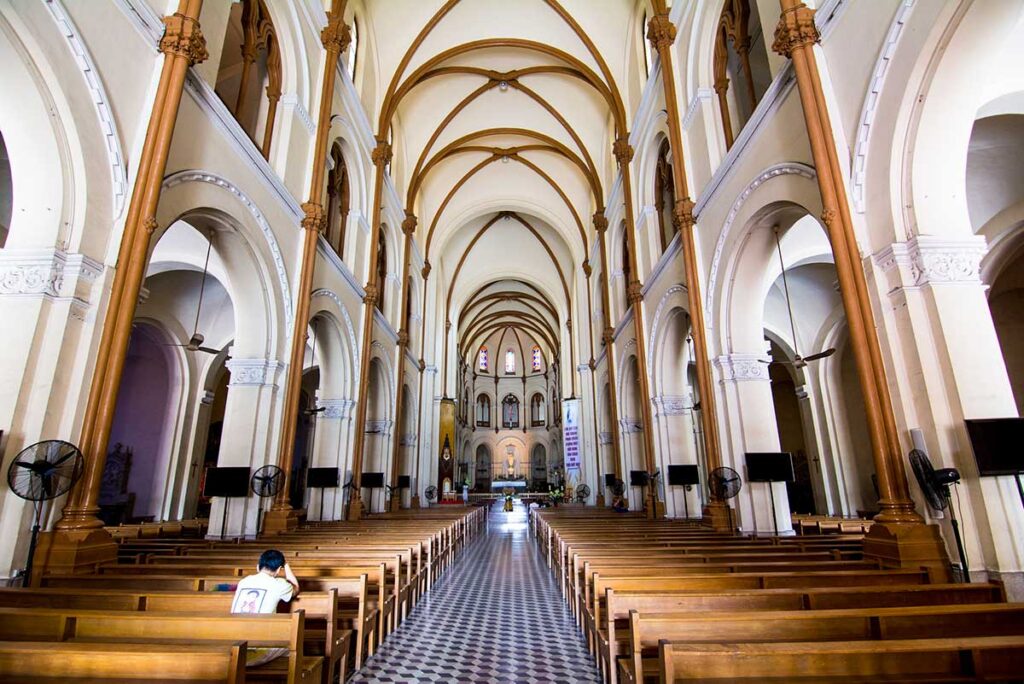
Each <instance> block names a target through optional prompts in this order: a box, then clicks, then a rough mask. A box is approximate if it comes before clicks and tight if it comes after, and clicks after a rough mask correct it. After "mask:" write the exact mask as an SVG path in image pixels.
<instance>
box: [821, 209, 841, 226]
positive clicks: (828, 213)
mask: <svg viewBox="0 0 1024 684" xmlns="http://www.w3.org/2000/svg"><path fill="white" fill-rule="evenodd" d="M836 216H837V215H836V212H835V211H833V210H832V209H826V210H825V211H823V212H821V222H822V223H824V224H825V227H826V228H828V229H831V228H832V224H834V223H835V221H836Z"/></svg>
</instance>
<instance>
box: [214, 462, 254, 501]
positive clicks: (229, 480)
mask: <svg viewBox="0 0 1024 684" xmlns="http://www.w3.org/2000/svg"><path fill="white" fill-rule="evenodd" d="M203 496H249V469H248V468H216V467H211V468H207V469H206V484H205V485H203Z"/></svg>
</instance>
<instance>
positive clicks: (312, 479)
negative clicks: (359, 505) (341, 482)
mask: <svg viewBox="0 0 1024 684" xmlns="http://www.w3.org/2000/svg"><path fill="white" fill-rule="evenodd" d="M306 486H307V487H309V488H310V489H329V488H331V487H337V486H338V469H337V468H310V469H309V472H308V473H307V474H306Z"/></svg>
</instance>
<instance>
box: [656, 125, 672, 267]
mask: <svg viewBox="0 0 1024 684" xmlns="http://www.w3.org/2000/svg"><path fill="white" fill-rule="evenodd" d="M671 152H672V150H671V149H670V148H669V146H668V140H664V141H662V143H661V147H659V148H658V160H657V162H656V163H655V165H654V209H655V211H656V212H657V215H658V235H659V236H660V237H661V251H662V252H664V251H665V250H666V249H668V245H669V243H670V242H672V238H673V237H675V233H676V226H675V219H674V218H673V216H674V214H673V209H674V207H675V205H676V189H675V185H674V181H673V179H672V154H671Z"/></svg>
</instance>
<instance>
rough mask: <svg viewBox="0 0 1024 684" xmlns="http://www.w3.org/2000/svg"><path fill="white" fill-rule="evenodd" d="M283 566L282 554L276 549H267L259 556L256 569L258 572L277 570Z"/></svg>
mask: <svg viewBox="0 0 1024 684" xmlns="http://www.w3.org/2000/svg"><path fill="white" fill-rule="evenodd" d="M283 566H284V554H283V553H281V552H280V551H278V550H277V549H267V550H266V551H264V552H263V553H261V554H260V562H259V563H258V567H259V569H260V570H264V569H266V570H271V571H274V570H279V569H281V568H282V567H283Z"/></svg>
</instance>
